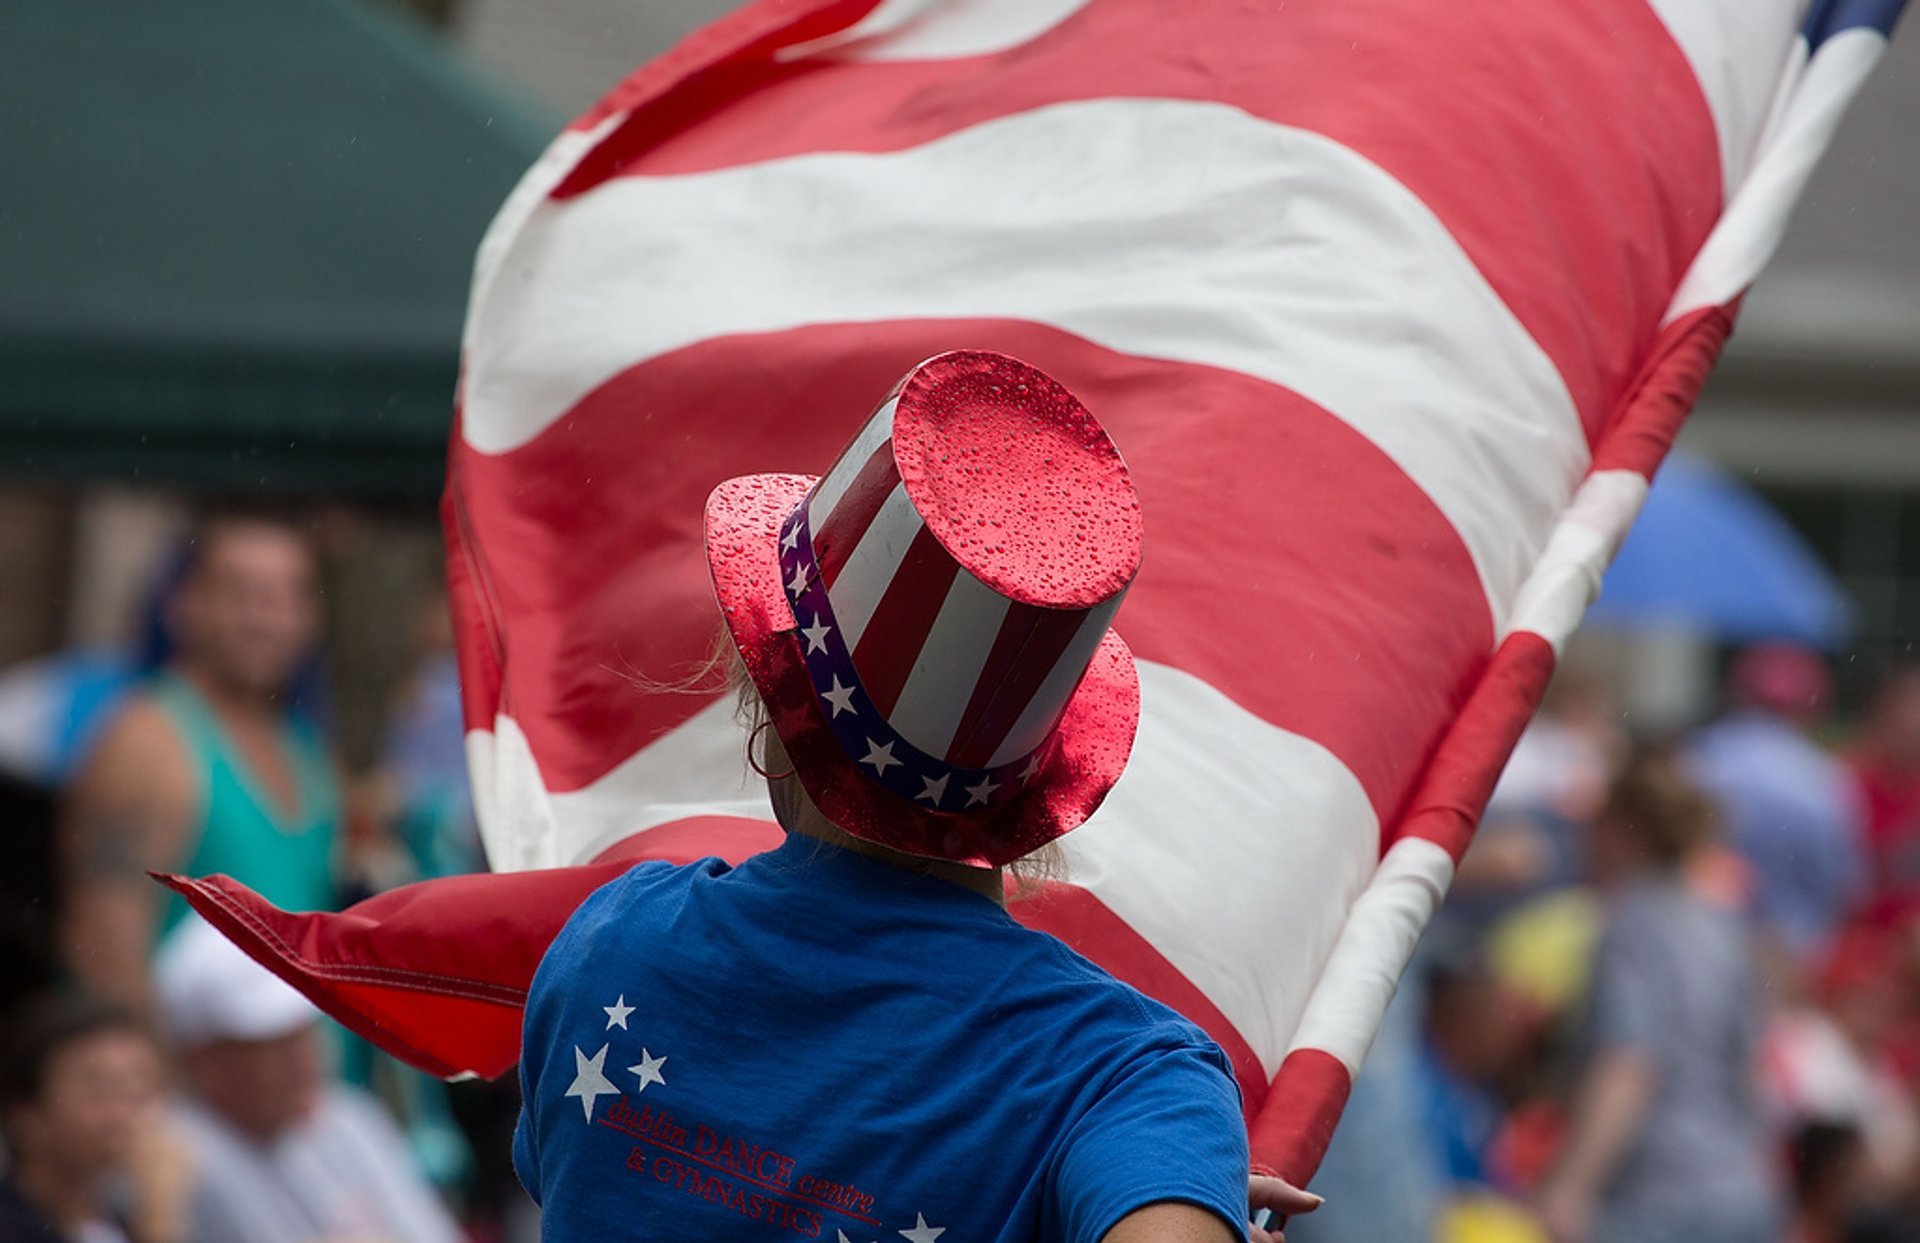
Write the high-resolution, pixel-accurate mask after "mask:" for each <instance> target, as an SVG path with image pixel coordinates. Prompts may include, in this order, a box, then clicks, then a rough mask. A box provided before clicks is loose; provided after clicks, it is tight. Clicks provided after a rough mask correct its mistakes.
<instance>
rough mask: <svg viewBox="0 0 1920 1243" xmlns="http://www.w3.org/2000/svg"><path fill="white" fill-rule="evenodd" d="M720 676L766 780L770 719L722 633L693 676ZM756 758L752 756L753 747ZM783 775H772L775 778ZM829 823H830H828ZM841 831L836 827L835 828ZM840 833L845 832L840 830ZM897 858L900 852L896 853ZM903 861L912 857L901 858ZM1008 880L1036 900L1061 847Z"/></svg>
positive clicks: (1022, 863)
mask: <svg viewBox="0 0 1920 1243" xmlns="http://www.w3.org/2000/svg"><path fill="white" fill-rule="evenodd" d="M715 672H719V673H721V675H722V677H723V685H724V686H725V687H726V688H727V689H728V690H731V691H732V692H733V719H734V720H736V721H738V722H739V723H740V727H741V728H742V729H744V730H745V731H746V734H747V742H746V763H747V767H748V768H751V769H752V770H753V771H754V772H756V773H758V774H760V775H761V776H763V777H765V776H768V772H767V752H766V734H767V731H768V730H769V729H771V728H772V726H773V721H772V718H771V717H769V716H768V714H767V705H766V704H765V703H764V702H763V701H762V700H761V698H760V692H759V691H758V690H756V689H755V688H754V685H753V679H752V678H751V677H749V676H748V675H747V665H746V662H745V661H744V660H742V659H741V658H740V653H739V651H738V650H737V649H736V648H735V647H734V645H733V640H732V639H731V638H730V637H729V636H728V635H727V634H726V632H725V631H724V630H723V631H722V632H721V633H720V636H719V640H718V642H717V643H716V644H715V645H714V650H713V652H712V654H711V655H710V656H709V657H708V660H707V664H706V665H705V666H704V667H703V668H702V669H701V670H700V671H699V672H698V673H697V674H696V675H695V676H696V677H698V678H700V679H701V680H702V681H703V682H704V681H709V680H710V679H711V678H712V677H713V676H714V674H715ZM756 746H757V747H758V748H759V754H757V755H756V754H755V753H754V748H755V747H756ZM784 775H785V774H780V773H775V774H772V776H773V777H775V778H778V777H781V776H784ZM829 823H831V821H829ZM834 827H835V828H840V826H839V825H834ZM841 832H843V833H844V832H846V830H845V829H841ZM895 853H896V854H900V853H901V852H897V851H896V852H895ZM901 857H902V858H903V859H912V858H914V857H915V856H912V855H905V854H902V855H901ZM1006 871H1007V874H1008V875H1009V876H1012V877H1013V878H1014V880H1015V882H1017V883H1016V885H1015V892H1014V896H1015V897H1022V898H1025V897H1033V896H1036V895H1037V894H1038V893H1039V892H1040V891H1041V890H1042V889H1044V888H1045V886H1046V885H1047V884H1048V883H1049V882H1053V881H1062V880H1065V879H1066V875H1067V854H1066V851H1065V850H1063V849H1061V846H1060V843H1059V842H1058V841H1057V840H1056V841H1051V842H1048V843H1047V844H1046V845H1044V846H1042V847H1040V848H1039V849H1038V850H1035V851H1033V852H1031V853H1029V854H1025V855H1022V856H1020V857H1019V858H1018V859H1015V860H1014V861H1013V862H1011V863H1009V864H1007V865H1006Z"/></svg>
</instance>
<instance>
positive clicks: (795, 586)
mask: <svg viewBox="0 0 1920 1243" xmlns="http://www.w3.org/2000/svg"><path fill="white" fill-rule="evenodd" d="M806 589H807V569H806V567H805V566H801V565H796V566H794V567H793V581H792V582H790V583H788V584H787V590H788V591H791V592H792V593H793V594H794V595H796V596H797V595H799V594H800V593H801V592H803V591H805V590H806Z"/></svg>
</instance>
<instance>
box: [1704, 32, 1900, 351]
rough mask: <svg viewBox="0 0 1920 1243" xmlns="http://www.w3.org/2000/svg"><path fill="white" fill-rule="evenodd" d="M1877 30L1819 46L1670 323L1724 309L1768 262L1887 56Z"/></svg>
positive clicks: (1716, 230)
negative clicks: (1842, 121)
mask: <svg viewBox="0 0 1920 1243" xmlns="http://www.w3.org/2000/svg"><path fill="white" fill-rule="evenodd" d="M1886 50H1887V41H1886V39H1885V38H1884V37H1882V36H1881V34H1880V32H1879V31H1877V30H1872V29H1869V28H1866V27H1860V28H1857V29H1854V30H1848V31H1844V32H1842V33H1840V34H1837V35H1835V36H1834V37H1833V38H1831V39H1829V40H1827V41H1826V42H1825V43H1823V44H1822V45H1821V46H1820V50H1819V52H1817V53H1816V54H1815V55H1814V56H1813V57H1812V58H1811V59H1810V60H1808V61H1807V62H1806V67H1805V69H1804V70H1802V71H1801V73H1800V78H1799V81H1798V83H1797V84H1795V85H1794V87H1793V89H1792V94H1791V95H1790V97H1788V98H1787V99H1786V100H1785V101H1784V102H1783V103H1782V105H1781V107H1780V109H1779V115H1778V116H1777V117H1775V119H1774V122H1773V125H1772V128H1771V132H1770V133H1769V134H1768V140H1767V144H1766V146H1765V148H1764V149H1762V150H1761V151H1760V152H1759V154H1758V156H1757V158H1756V159H1755V161H1754V166H1753V172H1752V174H1751V175H1750V176H1749V177H1748V178H1747V181H1746V183H1745V184H1744V185H1742V186H1741V187H1740V192H1739V193H1738V194H1736V195H1735V196H1734V197H1733V200H1732V201H1731V202H1730V203H1728V204H1727V208H1726V210H1725V211H1724V212H1723V213H1722V214H1721V216H1720V221H1719V223H1718V224H1716V225H1714V227H1713V232H1711V233H1709V234H1708V235H1707V240H1706V243H1705V244H1704V245H1702V246H1701V247H1700V253H1699V254H1697V255H1695V256H1694V260H1693V265H1692V266H1691V267H1689V268H1688V269H1687V275H1686V278H1685V279H1684V280H1682V281H1681V282H1680V288H1679V290H1678V291H1677V292H1675V294H1674V295H1673V304H1672V306H1671V307H1670V308H1669V309H1668V311H1667V322H1668V323H1671V322H1673V321H1674V320H1676V319H1679V318H1680V317H1681V316H1683V315H1685V314H1687V312H1689V311H1694V310H1698V309H1699V308H1701V307H1703V306H1724V305H1726V304H1727V303H1728V302H1731V301H1732V300H1733V299H1734V298H1736V297H1738V296H1739V295H1740V294H1741V293H1743V292H1745V290H1746V289H1747V287H1748V286H1749V285H1752V284H1753V282H1754V280H1755V278H1757V277H1758V276H1759V275H1760V269H1761V268H1763V267H1765V266H1766V265H1767V260H1769V259H1771V258H1773V252H1774V251H1775V249H1777V248H1778V247H1779V245H1780V239H1781V237H1782V236H1784V235H1785V233H1786V231H1787V220H1788V218H1789V217H1790V216H1791V215H1792V213H1793V208H1794V204H1796V203H1797V202H1799V201H1800V192H1801V191H1802V190H1804V189H1805V188H1806V185H1807V179H1808V178H1809V177H1811V176H1812V175H1813V170H1814V168H1815V166H1816V165H1818V164H1819V163H1820V157H1821V156H1822V155H1824V154H1826V150H1827V146H1828V144H1829V143H1831V142H1832V141H1833V133H1834V130H1835V129H1837V128H1838V127H1839V125H1840V119H1841V117H1842V116H1843V115H1844V114H1845V112H1846V110H1847V105H1848V104H1850V103H1852V102H1853V97H1854V96H1855V95H1856V94H1857V93H1858V92H1859V90H1860V86H1861V84H1862V83H1864V82H1865V81H1866V80H1867V75H1868V74H1870V73H1871V72H1873V67H1874V66H1875V65H1876V64H1878V63H1879V61H1880V58H1881V57H1882V56H1883V55H1885V53H1886Z"/></svg>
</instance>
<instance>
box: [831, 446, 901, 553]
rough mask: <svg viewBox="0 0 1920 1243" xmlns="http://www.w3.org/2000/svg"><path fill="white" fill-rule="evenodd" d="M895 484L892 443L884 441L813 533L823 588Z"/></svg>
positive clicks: (897, 474)
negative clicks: (823, 583)
mask: <svg viewBox="0 0 1920 1243" xmlns="http://www.w3.org/2000/svg"><path fill="white" fill-rule="evenodd" d="M899 484H900V468H899V465H898V464H897V463H895V462H894V460H893V441H891V440H888V441H885V442H884V443H882V444H881V446H880V447H879V448H878V449H875V450H874V452H873V456H872V457H870V458H868V459H867V461H866V464H865V465H864V466H862V467H861V468H860V472H859V473H858V474H856V475H855V476H854V477H853V482H852V483H850V484H848V485H847V491H846V493H845V495H843V496H842V497H841V498H840V503H839V504H837V505H835V506H834V507H833V512H832V513H830V514H828V515H827V516H826V520H825V521H824V522H822V523H821V524H820V529H819V530H818V531H815V532H814V533H813V556H814V560H816V561H818V562H819V563H820V577H821V579H822V581H824V582H825V583H826V584H827V586H829V587H831V586H833V582H834V580H835V579H837V578H839V577H840V570H841V567H843V566H845V565H846V563H847V557H848V555H849V554H851V553H852V552H853V550H854V548H855V547H856V546H857V545H858V544H859V543H860V539H861V537H862V536H864V535H866V533H867V528H868V527H871V526H872V525H873V520H874V518H876V517H878V516H879V513H880V507H881V506H882V505H884V504H886V503H887V497H889V496H890V495H892V494H893V490H894V488H896V487H898V486H899Z"/></svg>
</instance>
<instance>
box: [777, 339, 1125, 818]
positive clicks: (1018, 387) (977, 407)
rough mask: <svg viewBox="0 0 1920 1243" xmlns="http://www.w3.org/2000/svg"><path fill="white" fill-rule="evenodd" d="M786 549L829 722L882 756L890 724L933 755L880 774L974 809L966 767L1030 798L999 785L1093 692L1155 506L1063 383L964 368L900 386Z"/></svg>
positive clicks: (954, 358) (820, 491)
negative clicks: (849, 691)
mask: <svg viewBox="0 0 1920 1243" xmlns="http://www.w3.org/2000/svg"><path fill="white" fill-rule="evenodd" d="M782 550H783V553H782V556H783V562H782V568H783V572H785V573H786V574H787V575H788V585H789V592H788V595H789V600H790V603H791V604H792V605H793V608H794V616H795V621H796V625H797V627H798V629H799V632H800V634H801V635H802V636H803V637H805V639H806V650H807V660H808V666H809V676H810V677H811V678H813V679H814V680H815V681H816V683H817V684H818V686H819V687H820V689H821V691H822V693H823V695H827V694H829V692H833V693H834V695H836V696H837V698H835V697H833V696H830V697H829V703H830V704H831V705H832V717H833V719H832V721H831V724H833V725H834V727H835V730H836V733H838V734H839V735H840V736H841V738H842V741H843V743H844V744H846V745H847V748H848V750H849V752H850V753H852V754H853V755H854V758H855V759H856V760H858V759H859V758H860V751H861V748H862V746H863V745H864V746H866V747H879V746H880V745H882V744H881V743H880V742H878V741H876V729H875V727H876V726H878V725H880V724H884V726H885V727H886V731H890V732H891V734H893V735H897V736H898V738H899V739H900V740H902V741H904V742H905V743H906V744H907V745H908V748H910V750H911V751H912V752H915V753H917V754H916V755H913V756H912V757H911V759H912V760H913V761H915V762H914V763H906V762H903V763H902V765H901V767H902V768H903V769H904V770H905V771H903V772H900V773H892V772H891V771H890V767H891V766H889V765H887V764H886V763H885V758H893V757H883V758H882V759H881V761H880V763H879V764H878V765H874V766H870V768H872V767H877V768H878V769H879V771H877V772H874V773H873V775H874V776H876V777H877V778H879V779H880V780H881V781H882V783H883V784H888V785H890V786H893V783H895V782H901V783H904V784H903V785H901V786H899V787H896V789H897V792H900V793H902V794H903V795H905V796H908V797H914V798H917V799H919V801H921V802H923V803H926V802H928V801H929V800H931V803H932V805H933V806H935V807H936V809H939V810H961V809H963V804H964V803H966V802H967V801H968V800H967V799H966V798H964V797H962V796H961V790H960V789H959V788H952V787H951V786H950V783H949V781H948V780H947V778H948V775H949V774H948V771H947V770H948V769H951V770H952V771H953V773H954V775H959V776H962V777H963V778H966V779H969V780H971V781H972V783H973V784H972V786H971V788H972V789H973V790H976V791H977V790H983V789H991V790H993V791H995V792H1000V791H1003V790H1004V791H1005V793H1004V795H1003V797H1010V796H1011V795H1012V794H1014V793H1017V791H1018V782H1017V781H1002V780H999V778H1000V777H1003V776H1011V775H1012V774H1006V773H999V772H998V771H997V770H1000V769H1005V768H1010V767H1013V766H1018V765H1020V764H1021V763H1022V762H1023V761H1026V760H1027V759H1029V757H1031V756H1033V755H1034V754H1035V753H1036V752H1037V751H1038V750H1039V749H1040V748H1041V747H1042V746H1043V745H1044V743H1045V742H1046V740H1047V738H1048V736H1049V735H1050V734H1051V733H1052V731H1053V729H1054V727H1055V726H1056V724H1057V723H1058V721H1059V719H1060V717H1061V714H1062V712H1063V711H1064V710H1065V708H1066V705H1067V702H1068V700H1069V699H1070V698H1071V696H1072V695H1073V693H1074V690H1075V688H1076V687H1077V686H1078V685H1079V682H1080V680H1081V677H1082V675H1083V674H1084V673H1085V671H1086V668H1087V665H1088V662H1089V661H1090V660H1091V659H1092V658H1093V654H1094V651H1095V649H1096V648H1097V647H1098V646H1099V644H1100V641H1101V639H1102V637H1103V636H1104V635H1105V634H1106V632H1107V629H1108V627H1109V625H1110V624H1111V622H1112V619H1113V615H1114V613H1115V611H1116V610H1117V609H1118V608H1119V606H1120V602H1121V600H1122V598H1123V597H1124V595H1125V593H1126V590H1127V587H1128V585H1129V584H1130V583H1131V582H1132V580H1133V578H1134V576H1135V574H1136V573H1137V572H1138V570H1139V566H1140V550H1141V517H1140V506H1139V499H1138V496H1137V495H1136V494H1135V492H1134V488H1133V483H1132V479H1131V476H1130V475H1129V474H1128V472H1127V469H1126V464H1125V463H1124V462H1123V461H1122V460H1121V458H1120V454H1119V451H1118V450H1117V449H1116V448H1115V447H1114V445H1113V442H1112V441H1111V440H1110V439H1109V438H1108V437H1107V435H1106V433H1105V431H1104V430H1102V429H1101V427H1100V425H1099V424H1098V423H1097V422H1096V421H1095V420H1094V419H1093V417H1092V415H1090V414H1089V413H1088V412H1087V410H1086V408H1085V407H1084V406H1082V405H1081V404H1080V403H1079V401H1078V400H1076V399H1075V398H1074V397H1073V395H1072V394H1071V393H1069V392H1068V391H1067V390H1066V389H1065V388H1064V387H1063V386H1062V385H1060V384H1059V383H1058V382H1057V381H1055V380H1054V379H1052V378H1051V377H1050V376H1047V375H1046V374H1045V373H1043V372H1041V371H1039V370H1037V369H1036V368H1033V367H1031V366H1028V365H1027V364H1025V363H1022V362H1020V361H1018V360H1016V359H1013V358H1009V357H1007V356H1006V355H1002V354H995V353H991V352H987V351H956V352H953V353H948V354H942V355H938V356H936V357H934V358H931V359H929V360H927V361H926V362H924V363H921V364H920V365H919V366H917V367H915V368H914V369H913V370H912V371H910V372H908V373H907V375H906V376H905V377H904V378H903V379H902V380H901V382H900V383H899V384H898V385H896V386H895V388H894V390H893V392H892V393H890V394H889V395H888V398H887V399H886V401H885V402H883V403H882V404H881V406H880V408H879V409H878V410H876V411H875V413H874V414H873V416H872V417H871V418H870V419H869V420H868V421H867V423H866V425H865V426H864V427H863V428H862V429H861V431H860V432H859V433H858V434H857V435H856V436H855V437H854V438H853V440H852V442H851V443H850V444H849V445H848V447H847V449H846V450H845V451H844V452H843V453H842V454H841V455H840V457H839V459H838V460H836V462H835V463H834V465H833V467H832V468H831V469H829V471H828V472H827V474H826V475H825V476H824V477H823V478H822V479H821V480H820V482H819V483H818V484H817V485H816V486H815V487H814V488H813V490H812V491H811V493H810V494H809V495H808V497H807V499H806V500H805V501H804V502H803V503H802V504H801V505H800V507H799V509H798V510H797V511H796V512H795V514H794V515H793V517H792V518H791V519H790V520H789V524H788V528H787V529H786V531H785V532H784V533H783V540H782ZM829 619H830V620H829ZM849 685H852V686H854V687H857V693H856V694H854V695H844V694H839V691H840V688H842V687H846V686H849ZM863 714H864V716H865V717H868V718H871V717H877V718H879V720H878V721H875V720H872V719H862V718H863ZM849 718H851V719H849ZM881 732H885V731H881ZM901 758H903V759H904V758H906V757H901ZM943 766H944V767H943ZM921 769H925V770H926V771H925V772H924V773H923V772H922V771H921ZM915 789H919V793H910V791H912V790H915ZM930 791H934V792H937V793H929V792H930ZM974 801H976V802H978V801H984V799H983V798H979V797H976V798H975V799H974Z"/></svg>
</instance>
